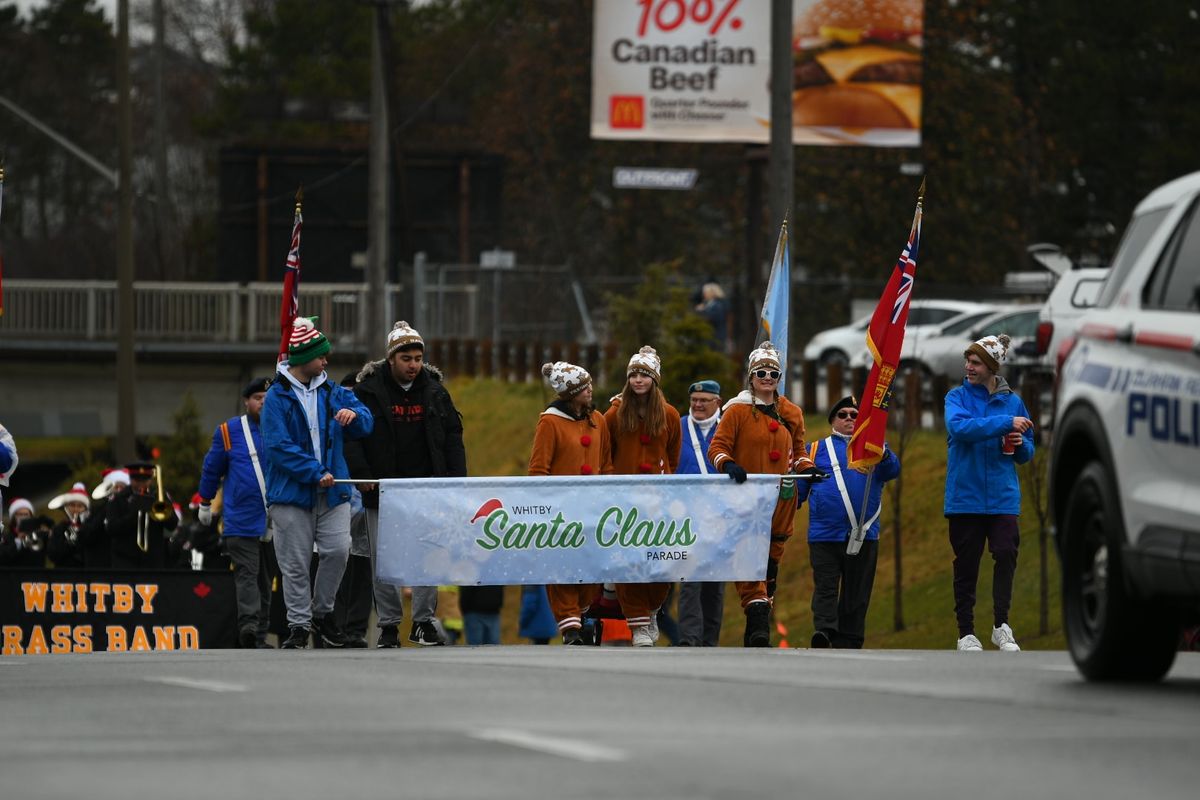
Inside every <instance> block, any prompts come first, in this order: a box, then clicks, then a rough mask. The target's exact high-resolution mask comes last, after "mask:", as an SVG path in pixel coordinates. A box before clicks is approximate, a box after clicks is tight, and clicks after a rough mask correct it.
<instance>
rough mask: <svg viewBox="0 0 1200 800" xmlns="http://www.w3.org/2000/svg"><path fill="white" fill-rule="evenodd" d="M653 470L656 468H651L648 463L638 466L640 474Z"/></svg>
mask: <svg viewBox="0 0 1200 800" xmlns="http://www.w3.org/2000/svg"><path fill="white" fill-rule="evenodd" d="M652 469H654V467H652V466H650V465H649V464H646V463H642V464H638V472H646V473H648V472H650V470H652Z"/></svg>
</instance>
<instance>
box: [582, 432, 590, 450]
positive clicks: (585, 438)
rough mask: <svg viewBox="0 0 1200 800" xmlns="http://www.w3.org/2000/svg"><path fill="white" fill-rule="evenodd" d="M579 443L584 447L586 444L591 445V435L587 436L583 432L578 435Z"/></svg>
mask: <svg viewBox="0 0 1200 800" xmlns="http://www.w3.org/2000/svg"><path fill="white" fill-rule="evenodd" d="M579 443H580V444H581V445H583V446H584V447H588V446H589V445H591V443H592V437H590V436H588V435H587V434H586V433H585V434H584V435H583V436H580V437H579Z"/></svg>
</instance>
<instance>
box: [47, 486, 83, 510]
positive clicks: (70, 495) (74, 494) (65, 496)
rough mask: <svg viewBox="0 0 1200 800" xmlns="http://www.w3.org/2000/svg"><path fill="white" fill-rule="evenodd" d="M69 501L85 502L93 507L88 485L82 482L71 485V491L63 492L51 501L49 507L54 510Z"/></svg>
mask: <svg viewBox="0 0 1200 800" xmlns="http://www.w3.org/2000/svg"><path fill="white" fill-rule="evenodd" d="M67 503H83V504H84V505H85V506H87V507H88V508H91V507H92V499H91V498H90V497H88V491H87V487H86V486H84V485H83V484H82V483H76V484H75V485H74V486H72V487H71V491H69V492H63V493H62V494H60V495H59V496H58V497H56V498H54V499H53V500H51V501H50V502H49V504H48V505H47V507H48V508H49V509H50V510H51V511H54V510H56V509H59V508H62V507H63V506H65V505H66V504H67Z"/></svg>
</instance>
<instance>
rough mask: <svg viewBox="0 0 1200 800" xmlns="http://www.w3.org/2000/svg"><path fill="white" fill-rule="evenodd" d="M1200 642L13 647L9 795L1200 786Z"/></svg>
mask: <svg viewBox="0 0 1200 800" xmlns="http://www.w3.org/2000/svg"><path fill="white" fill-rule="evenodd" d="M1198 756H1200V654H1181V655H1180V657H1179V660H1178V661H1177V662H1176V665H1175V667H1174V669H1173V670H1172V672H1171V674H1170V675H1169V676H1168V679H1167V680H1166V681H1165V682H1164V683H1162V684H1160V685H1156V686H1150V687H1121V686H1097V685H1091V684H1087V683H1084V682H1083V681H1082V680H1081V679H1080V678H1079V677H1078V676H1077V674H1076V673H1075V671H1074V668H1073V667H1072V666H1071V664H1070V661H1069V659H1068V657H1067V656H1066V655H1065V654H1063V653H1032V652H1030V653H1021V654H1003V653H998V652H985V653H976V654H965V653H957V652H950V651H946V652H929V651H866V652H859V653H846V652H831V651H806V650H765V651H764V650H757V651H751V650H741V649H719V650H687V649H667V648H656V649H654V650H636V651H635V650H631V649H629V648H563V647H535V646H528V645H527V646H513V647H509V646H506V647H489V648H467V647H444V648H443V647H439V648H427V649H419V648H403V649H401V650H392V651H375V650H358V651H337V652H335V651H328V650H325V651H320V650H317V651H306V652H280V651H270V652H268V651H239V650H230V651H207V652H198V653H128V654H108V653H97V654H92V655H86V656H80V655H66V656H58V655H52V656H24V657H15V658H7V657H6V658H0V795H2V796H3V797H5V798H12V799H13V800H17V799H18V798H21V799H24V800H30V799H32V798H68V797H70V798H78V797H87V798H122V800H128V799H129V798H141V797H166V798H172V800H174V798H208V799H210V800H215V799H217V798H221V799H222V800H224V798H251V797H252V798H256V799H261V798H287V800H292V798H326V799H328V798H333V799H334V800H350V799H351V798H360V797H361V798H371V797H402V798H409V797H411V798H422V800H424V799H426V798H430V799H432V798H473V797H479V798H489V800H491V799H492V798H523V799H524V798H543V797H546V798H550V797H552V798H556V799H557V798H562V799H563V800H573V799H574V798H598V799H599V798H604V800H612V798H624V797H645V798H670V799H671V800H674V799H675V798H679V799H680V800H704V798H743V797H744V798H755V800H764V798H792V797H801V798H855V799H856V800H859V799H861V798H864V797H866V798H871V797H886V798H896V799H897V800H899V799H900V798H920V799H921V800H928V799H929V798H943V797H944V798H969V800H985V799H986V798H1005V800H1011V798H1013V797H1014V796H1017V797H1021V796H1024V797H1030V798H1034V797H1055V798H1076V797H1077V798H1122V800H1127V799H1128V798H1155V800H1158V799H1160V798H1188V799H1189V800H1194V798H1196V797H1197V777H1198V776H1200V764H1198V763H1197V757H1198Z"/></svg>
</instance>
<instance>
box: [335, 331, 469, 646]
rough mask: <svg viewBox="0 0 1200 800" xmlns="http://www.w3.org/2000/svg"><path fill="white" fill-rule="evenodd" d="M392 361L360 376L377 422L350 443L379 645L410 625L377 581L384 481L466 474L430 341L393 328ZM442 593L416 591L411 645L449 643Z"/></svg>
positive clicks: (455, 416) (368, 367)
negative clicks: (440, 625)
mask: <svg viewBox="0 0 1200 800" xmlns="http://www.w3.org/2000/svg"><path fill="white" fill-rule="evenodd" d="M385 353H386V354H385V357H384V358H382V359H380V360H378V361H369V362H367V363H366V364H365V365H364V366H363V368H362V370H361V371H360V372H359V373H358V382H357V383H356V384H355V385H354V394H355V395H356V396H357V397H358V399H359V400H360V401H361V402H362V404H363V405H364V406H365V407H366V408H367V409H368V410H369V411H370V412H371V414H372V415H373V417H374V418H375V420H376V423H375V429H374V430H373V431H371V433H370V435H369V436H366V437H364V438H362V439H358V440H356V441H350V442H347V443H346V461H347V463H348V464H349V465H350V474H351V475H352V476H353V477H354V478H355V479H356V480H360V481H361V483H359V485H358V488H359V490H360V491H361V492H362V499H363V508H364V509H365V510H366V514H367V535H368V537H369V540H370V548H371V572H372V575H374V576H376V577H375V578H374V581H375V610H376V612H377V613H378V615H379V621H378V625H379V640H378V642H377V643H376V645H375V646H376V647H379V648H392V647H399V646H400V638H399V636H400V634H399V626H400V623H401V622H402V621H403V619H404V607H403V605H402V604H401V596H400V587H398V586H393V585H392V584H389V583H384V582H383V581H381V580H379V578H378V560H377V557H378V552H379V484H377V483H375V482H374V481H377V480H379V479H380V478H461V477H465V476H466V474H467V451H466V448H465V447H464V446H463V425H462V415H461V414H460V413H458V409H457V408H455V407H454V401H453V400H452V399H451V397H450V392H448V391H447V390H446V387H445V386H443V385H442V373H441V371H440V370H438V368H437V367H435V366H433V365H432V364H426V363H425V340H424V339H422V338H421V334H419V333H417V331H415V330H414V329H413V328H412V326H410V325H409V324H408V323H407V322H404V321H403V320H401V321H400V322H397V323H396V324H395V325H394V326H392V330H391V331H389V332H388V335H387V341H386V343H385ZM437 591H438V590H437V587H436V586H414V587H413V592H412V630H411V631H410V632H409V635H408V640H409V641H410V642H412V643H413V644H416V645H421V646H433V645H441V644H445V642H444V641H442V638H441V636H439V635H438V632H437V627H436V626H435V625H434V616H435V614H436V612H437Z"/></svg>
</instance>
